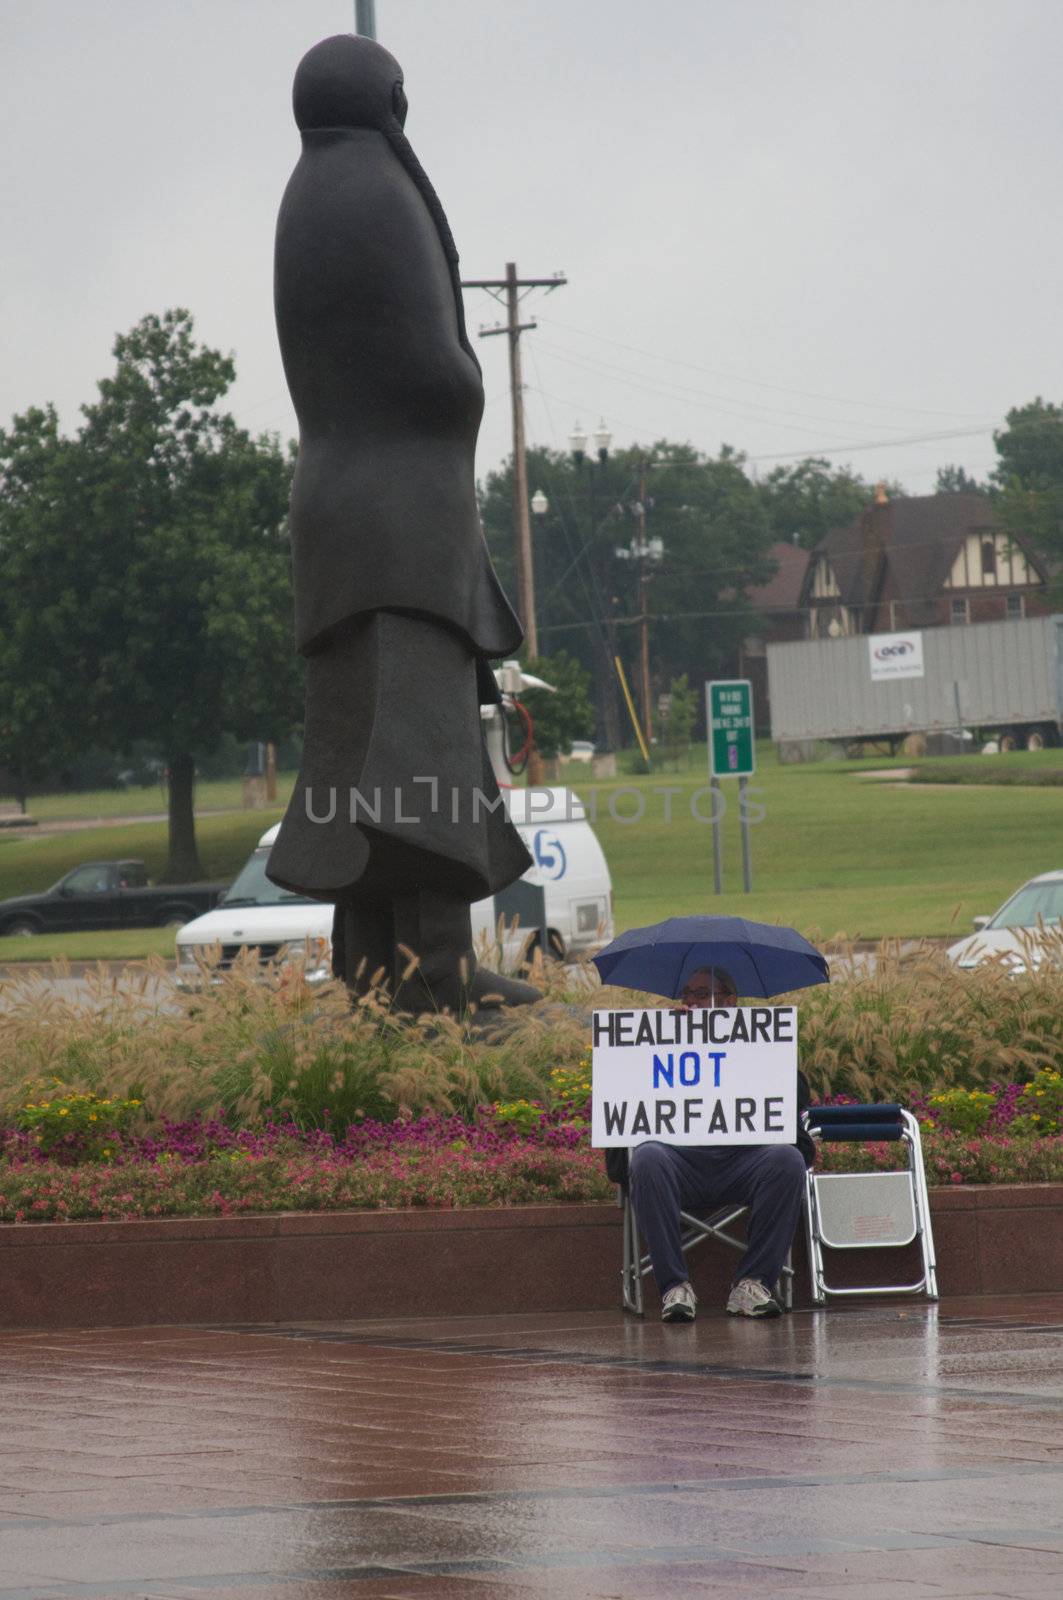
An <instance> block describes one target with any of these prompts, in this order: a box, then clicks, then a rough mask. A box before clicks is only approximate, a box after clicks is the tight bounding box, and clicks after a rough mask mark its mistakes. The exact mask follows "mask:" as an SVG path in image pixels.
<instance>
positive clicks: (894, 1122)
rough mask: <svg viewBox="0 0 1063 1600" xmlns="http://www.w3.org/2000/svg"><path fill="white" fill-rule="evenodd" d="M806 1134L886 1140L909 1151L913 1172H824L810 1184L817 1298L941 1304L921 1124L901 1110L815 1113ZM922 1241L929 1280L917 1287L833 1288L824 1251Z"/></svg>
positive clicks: (808, 1117)
mask: <svg viewBox="0 0 1063 1600" xmlns="http://www.w3.org/2000/svg"><path fill="white" fill-rule="evenodd" d="M802 1120H803V1121H804V1124H805V1127H806V1128H807V1129H808V1131H809V1133H810V1134H811V1135H812V1137H813V1138H814V1139H818V1140H820V1141H821V1142H823V1143H828V1142H830V1143H841V1142H844V1143H848V1144H866V1143H870V1142H874V1141H878V1140H889V1141H891V1142H892V1141H897V1142H900V1143H901V1144H903V1145H904V1146H905V1149H906V1152H907V1160H908V1165H907V1168H906V1169H905V1170H903V1171H900V1172H819V1173H817V1172H816V1170H815V1168H814V1167H813V1168H811V1169H810V1171H809V1173H808V1177H807V1179H806V1183H807V1202H808V1204H807V1221H808V1264H809V1272H810V1275H811V1279H812V1299H813V1302H814V1303H815V1304H817V1305H823V1304H825V1302H826V1300H827V1298H828V1296H839V1297H840V1296H842V1295H847V1296H853V1295H868V1294H925V1295H926V1296H927V1298H928V1299H930V1300H936V1299H937V1297H938V1287H937V1265H936V1262H935V1260H934V1235H933V1230H932V1228H931V1225H930V1200H929V1196H928V1194H927V1188H926V1174H925V1172H924V1170H923V1146H922V1141H921V1140H920V1137H919V1124H918V1122H917V1121H916V1119H915V1118H914V1117H913V1116H912V1114H911V1112H910V1111H905V1110H904V1108H903V1106H899V1105H874V1106H868V1105H853V1106H812V1107H810V1108H809V1110H808V1111H806V1112H805V1113H804V1115H803V1119H802ZM915 1240H918V1242H919V1248H920V1251H921V1254H922V1261H923V1275H922V1277H921V1278H919V1279H917V1280H916V1282H914V1283H879V1284H873V1285H872V1284H867V1285H862V1286H860V1287H858V1288H843V1287H841V1286H839V1285H837V1284H830V1283H828V1282H827V1278H826V1272H825V1267H824V1260H823V1249H824V1246H826V1247H827V1248H828V1249H831V1250H885V1249H904V1248H905V1247H906V1246H908V1245H910V1244H912V1243H913V1241H915Z"/></svg>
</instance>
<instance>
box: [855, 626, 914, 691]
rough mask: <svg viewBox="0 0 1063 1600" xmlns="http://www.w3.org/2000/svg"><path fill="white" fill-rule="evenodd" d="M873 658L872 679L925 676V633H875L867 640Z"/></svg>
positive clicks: (875, 680) (878, 680)
mask: <svg viewBox="0 0 1063 1600" xmlns="http://www.w3.org/2000/svg"><path fill="white" fill-rule="evenodd" d="M867 649H868V655H869V656H870V659H871V681H872V683H879V682H881V681H882V680H883V679H886V678H921V677H922V676H923V635H922V634H921V633H919V632H918V631H916V632H914V633H873V634H871V635H870V636H869V638H868V641H867Z"/></svg>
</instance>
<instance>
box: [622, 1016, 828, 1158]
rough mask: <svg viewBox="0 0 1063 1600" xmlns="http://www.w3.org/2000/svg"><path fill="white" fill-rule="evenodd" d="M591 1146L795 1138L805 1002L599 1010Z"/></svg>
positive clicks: (772, 1141)
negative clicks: (800, 1027)
mask: <svg viewBox="0 0 1063 1600" xmlns="http://www.w3.org/2000/svg"><path fill="white" fill-rule="evenodd" d="M593 1030H594V1031H593V1045H594V1048H593V1052H592V1057H591V1073H592V1076H591V1144H592V1145H594V1146H595V1148H596V1149H608V1148H615V1147H626V1146H629V1145H636V1144H642V1143H643V1141H644V1140H646V1139H657V1140H659V1141H660V1142H661V1143H662V1144H694V1145H721V1146H722V1145H740V1144H747V1145H748V1144H793V1143H794V1141H795V1140H796V1138H797V1008H796V1007H795V1006H736V1007H728V1008H726V1009H725V1008H723V1007H718V1008H716V1009H713V1010H705V1011H702V1010H691V1011H686V1010H675V1011H596V1012H595V1013H594V1024H593Z"/></svg>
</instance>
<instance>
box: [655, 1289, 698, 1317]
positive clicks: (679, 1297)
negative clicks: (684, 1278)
mask: <svg viewBox="0 0 1063 1600" xmlns="http://www.w3.org/2000/svg"><path fill="white" fill-rule="evenodd" d="M697 1306H698V1297H697V1295H696V1294H695V1293H694V1290H693V1288H692V1286H691V1285H690V1284H689V1283H677V1284H675V1285H673V1287H672V1288H671V1289H669V1290H667V1291H666V1293H665V1296H664V1299H663V1300H662V1301H661V1321H662V1322H693V1320H694V1318H695V1316H696V1315H697Z"/></svg>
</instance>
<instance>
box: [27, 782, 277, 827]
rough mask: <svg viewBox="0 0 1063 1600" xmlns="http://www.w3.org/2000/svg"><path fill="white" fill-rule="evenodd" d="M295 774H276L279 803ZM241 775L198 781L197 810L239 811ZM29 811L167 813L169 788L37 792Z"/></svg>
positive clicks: (69, 817)
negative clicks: (70, 792) (167, 790)
mask: <svg viewBox="0 0 1063 1600" xmlns="http://www.w3.org/2000/svg"><path fill="white" fill-rule="evenodd" d="M294 779H295V774H294V773H293V772H284V773H278V774H277V796H278V799H277V804H278V805H280V806H284V805H286V804H287V801H288V796H289V794H290V793H291V788H292V783H293V782H294ZM242 803H243V780H242V779H241V778H210V779H205V780H203V781H201V782H199V783H197V784H196V810H197V811H239V809H240V807H241V805H242ZM27 810H28V811H29V814H30V816H31V817H36V819H37V821H38V822H73V821H81V820H83V819H85V818H88V819H90V820H94V819H95V818H97V817H146V816H158V815H160V814H165V811H166V791H165V789H164V788H162V787H161V786H160V785H159V784H152V785H151V786H150V787H149V788H146V789H93V790H90V791H88V792H86V793H82V794H35V795H31V796H30V799H29V800H28V801H27Z"/></svg>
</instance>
